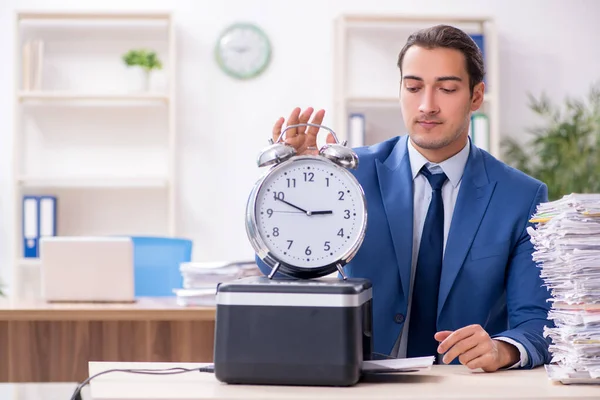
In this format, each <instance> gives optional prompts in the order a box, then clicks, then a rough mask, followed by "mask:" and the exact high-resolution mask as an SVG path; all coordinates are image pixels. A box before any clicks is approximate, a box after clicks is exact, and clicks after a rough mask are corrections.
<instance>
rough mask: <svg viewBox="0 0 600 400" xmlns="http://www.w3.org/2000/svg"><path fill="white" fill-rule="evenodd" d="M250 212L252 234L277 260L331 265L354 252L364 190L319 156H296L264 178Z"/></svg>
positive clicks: (359, 237) (361, 229)
mask: <svg viewBox="0 0 600 400" xmlns="http://www.w3.org/2000/svg"><path fill="white" fill-rule="evenodd" d="M254 216H255V219H256V230H257V232H256V234H258V235H260V238H261V239H262V242H263V243H264V245H265V246H266V247H267V248H268V251H269V252H270V253H271V254H272V256H274V257H275V258H276V259H277V260H279V261H281V262H282V263H284V264H287V265H291V266H293V267H300V268H308V269H316V268H321V267H325V266H329V267H330V268H331V269H332V270H335V263H337V262H338V261H339V260H340V259H344V258H347V256H348V255H349V254H352V255H353V254H354V253H355V251H356V250H357V249H358V246H359V245H360V243H361V242H362V238H363V235H364V228H365V225H366V211H365V199H364V193H363V191H362V188H361V187H360V185H359V184H358V182H357V181H356V179H355V178H354V176H352V175H351V174H350V173H349V172H348V171H347V170H345V169H344V168H342V167H339V166H337V165H335V164H333V163H331V162H329V161H327V160H325V159H322V158H321V157H320V156H304V157H297V158H296V159H294V160H293V161H290V162H286V163H284V164H281V165H279V166H277V167H275V169H274V170H273V171H272V172H271V174H269V175H268V176H267V177H266V178H265V180H264V181H263V183H262V185H261V186H260V188H259V189H258V192H257V194H256V203H255V205H254ZM343 264H345V263H344V262H343V263H342V265H343Z"/></svg>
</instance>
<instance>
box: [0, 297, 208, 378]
mask: <svg viewBox="0 0 600 400" xmlns="http://www.w3.org/2000/svg"><path fill="white" fill-rule="evenodd" d="M214 328H215V308H214V307H181V306H178V305H177V304H176V302H175V299H172V298H156V299H152V298H145V299H140V300H139V301H138V302H137V303H135V304H47V303H42V302H40V303H24V302H23V303H17V304H15V303H13V304H9V303H5V304H2V305H0V358H1V360H2V361H1V362H0V382H74V381H82V380H84V379H86V378H87V377H88V376H89V374H88V362H89V361H147V362H150V361H156V362H211V361H212V358H213V342H214Z"/></svg>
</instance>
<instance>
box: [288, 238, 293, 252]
mask: <svg viewBox="0 0 600 400" xmlns="http://www.w3.org/2000/svg"><path fill="white" fill-rule="evenodd" d="M287 242H288V243H289V244H288V250H289V249H291V248H292V244H293V243H294V241H293V240H288V241H287Z"/></svg>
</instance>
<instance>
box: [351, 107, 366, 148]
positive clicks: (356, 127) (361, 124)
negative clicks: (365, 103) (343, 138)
mask: <svg viewBox="0 0 600 400" xmlns="http://www.w3.org/2000/svg"><path fill="white" fill-rule="evenodd" d="M364 143H365V115H364V114H362V113H351V114H350V115H349V116H348V145H349V146H350V147H360V146H364Z"/></svg>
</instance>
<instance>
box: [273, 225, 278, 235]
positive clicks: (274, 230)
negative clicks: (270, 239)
mask: <svg viewBox="0 0 600 400" xmlns="http://www.w3.org/2000/svg"><path fill="white" fill-rule="evenodd" d="M273 236H279V228H278V227H275V228H273Z"/></svg>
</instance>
